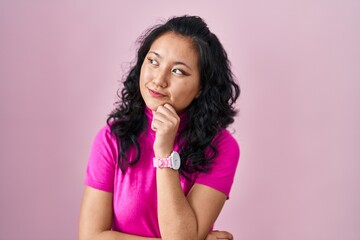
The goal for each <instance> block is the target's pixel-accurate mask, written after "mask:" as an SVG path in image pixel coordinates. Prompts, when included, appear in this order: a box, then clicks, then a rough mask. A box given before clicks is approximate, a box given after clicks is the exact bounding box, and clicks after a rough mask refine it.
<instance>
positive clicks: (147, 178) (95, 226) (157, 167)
mask: <svg viewBox="0 0 360 240" xmlns="http://www.w3.org/2000/svg"><path fill="white" fill-rule="evenodd" d="M239 93H240V89H239V87H238V86H237V84H236V83H235V81H234V79H233V75H232V73H231V70H230V68H229V61H228V59H227V55H226V52H225V50H224V49H223V47H222V45H221V43H220V42H219V40H218V39H217V37H216V36H215V35H214V34H212V33H211V32H210V31H209V29H208V27H207V25H206V23H205V22H204V21H203V20H202V19H201V18H199V17H195V16H182V17H174V18H171V19H169V20H168V21H167V22H166V23H165V24H162V25H158V26H155V27H153V28H152V29H150V30H149V31H148V32H146V33H145V35H144V36H143V37H142V38H141V39H140V48H139V50H138V55H137V62H136V64H135V66H133V67H132V68H131V70H130V72H129V74H128V76H127V78H126V79H125V81H124V88H123V89H122V91H121V94H120V101H119V102H118V106H117V107H116V109H115V110H114V111H113V112H112V113H111V114H110V116H109V118H108V121H107V125H106V126H105V127H104V128H103V129H102V130H101V131H100V132H99V133H98V134H97V136H96V138H95V140H94V143H93V146H92V150H91V155H90V159H89V163H88V167H87V173H86V182H85V183H86V185H87V186H86V189H85V192H84V198H83V203H82V208H81V214H80V215H81V216H80V227H79V239H81V240H85V239H152V238H161V239H171V240H174V239H232V236H231V234H230V233H228V232H225V231H211V230H212V226H213V224H214V222H215V220H216V218H217V217H218V215H219V213H220V211H221V209H222V207H223V205H224V203H225V201H226V199H227V198H228V196H229V192H230V188H231V185H232V182H233V179H234V174H235V171H236V166H237V163H238V160H239V147H238V144H237V143H236V141H235V139H234V138H233V137H232V136H231V135H230V133H229V132H228V131H227V130H226V127H227V126H228V125H229V124H231V123H232V122H233V117H234V116H235V114H236V111H235V110H234V108H233V105H234V103H235V101H236V99H237V98H238V96H239Z"/></svg>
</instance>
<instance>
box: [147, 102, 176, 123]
mask: <svg viewBox="0 0 360 240" xmlns="http://www.w3.org/2000/svg"><path fill="white" fill-rule="evenodd" d="M168 106H170V107H171V105H169V104H168ZM153 119H157V120H159V121H161V122H168V121H169V122H171V123H173V124H176V123H177V122H179V120H180V117H179V116H178V115H177V113H176V112H175V111H173V110H171V108H167V107H165V106H159V107H158V109H157V110H156V112H155V113H153Z"/></svg>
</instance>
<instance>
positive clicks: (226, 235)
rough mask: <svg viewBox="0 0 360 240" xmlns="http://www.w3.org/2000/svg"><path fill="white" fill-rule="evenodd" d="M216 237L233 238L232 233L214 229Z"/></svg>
mask: <svg viewBox="0 0 360 240" xmlns="http://www.w3.org/2000/svg"><path fill="white" fill-rule="evenodd" d="M214 233H215V235H216V238H218V239H233V235H232V234H231V233H229V232H227V231H214Z"/></svg>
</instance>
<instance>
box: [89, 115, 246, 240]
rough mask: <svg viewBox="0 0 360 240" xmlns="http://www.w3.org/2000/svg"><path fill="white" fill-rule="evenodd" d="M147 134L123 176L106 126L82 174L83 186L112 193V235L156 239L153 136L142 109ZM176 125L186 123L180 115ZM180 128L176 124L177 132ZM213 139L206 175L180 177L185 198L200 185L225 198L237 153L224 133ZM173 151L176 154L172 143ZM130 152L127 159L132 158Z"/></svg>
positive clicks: (148, 116) (156, 218)
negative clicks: (135, 160) (136, 159)
mask: <svg viewBox="0 0 360 240" xmlns="http://www.w3.org/2000/svg"><path fill="white" fill-rule="evenodd" d="M145 112H146V116H147V118H148V126H147V129H148V130H147V131H145V132H143V133H142V134H141V135H140V136H139V138H138V141H139V145H140V151H141V153H140V160H139V162H138V163H136V164H135V165H133V166H129V167H128V168H127V170H126V172H125V173H124V174H123V173H122V172H121V170H120V168H119V167H118V166H117V157H118V144H117V141H116V138H115V136H113V135H112V134H111V133H110V128H109V127H108V126H105V127H103V128H102V129H101V130H100V131H99V132H98V134H97V135H96V137H95V139H94V142H93V145H92V149H91V154H90V158H89V162H88V166H87V171H86V180H85V184H86V185H88V186H90V187H93V188H96V189H99V190H102V191H107V192H111V193H113V209H114V218H113V227H112V229H113V230H115V231H119V232H123V233H128V234H134V235H138V236H144V237H160V230H159V225H158V216H157V194H156V193H157V192H156V191H157V190H156V169H155V168H154V167H153V162H152V159H153V157H154V151H153V143H154V139H155V132H154V131H153V130H151V128H150V124H151V121H152V112H151V111H150V110H149V109H146V111H145ZM180 122H181V123H184V122H186V116H184V115H180ZM183 125H184V124H180V127H179V130H181V129H182V126H183ZM216 138H217V139H218V140H219V144H218V152H219V154H218V157H216V158H215V159H214V160H213V161H214V162H213V164H212V165H211V167H212V168H211V170H210V171H209V172H208V173H194V174H191V175H190V179H186V178H184V177H183V176H180V182H181V187H182V189H183V192H184V194H185V195H187V194H188V192H189V191H190V189H191V187H192V186H193V185H194V184H195V183H197V184H203V185H206V186H209V187H212V188H214V189H216V190H218V191H221V192H223V193H224V194H225V195H226V196H227V197H229V193H230V189H231V185H232V183H233V180H234V175H235V171H236V167H237V163H238V160H239V157H240V150H239V146H238V144H237V142H236V140H235V139H234V138H233V137H232V135H231V134H230V133H229V132H228V131H227V130H225V129H224V130H222V131H221V132H220V133H218V135H217V136H216ZM174 150H175V151H176V150H178V145H177V144H176V143H175V146H174ZM135 154H136V153H135V150H131V152H130V156H133V157H134V156H135Z"/></svg>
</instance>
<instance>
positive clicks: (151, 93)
mask: <svg viewBox="0 0 360 240" xmlns="http://www.w3.org/2000/svg"><path fill="white" fill-rule="evenodd" d="M149 93H150V95H151V96H152V97H155V98H162V97H165V96H166V95H164V94H162V93H159V92H157V91H154V90H151V89H149Z"/></svg>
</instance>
